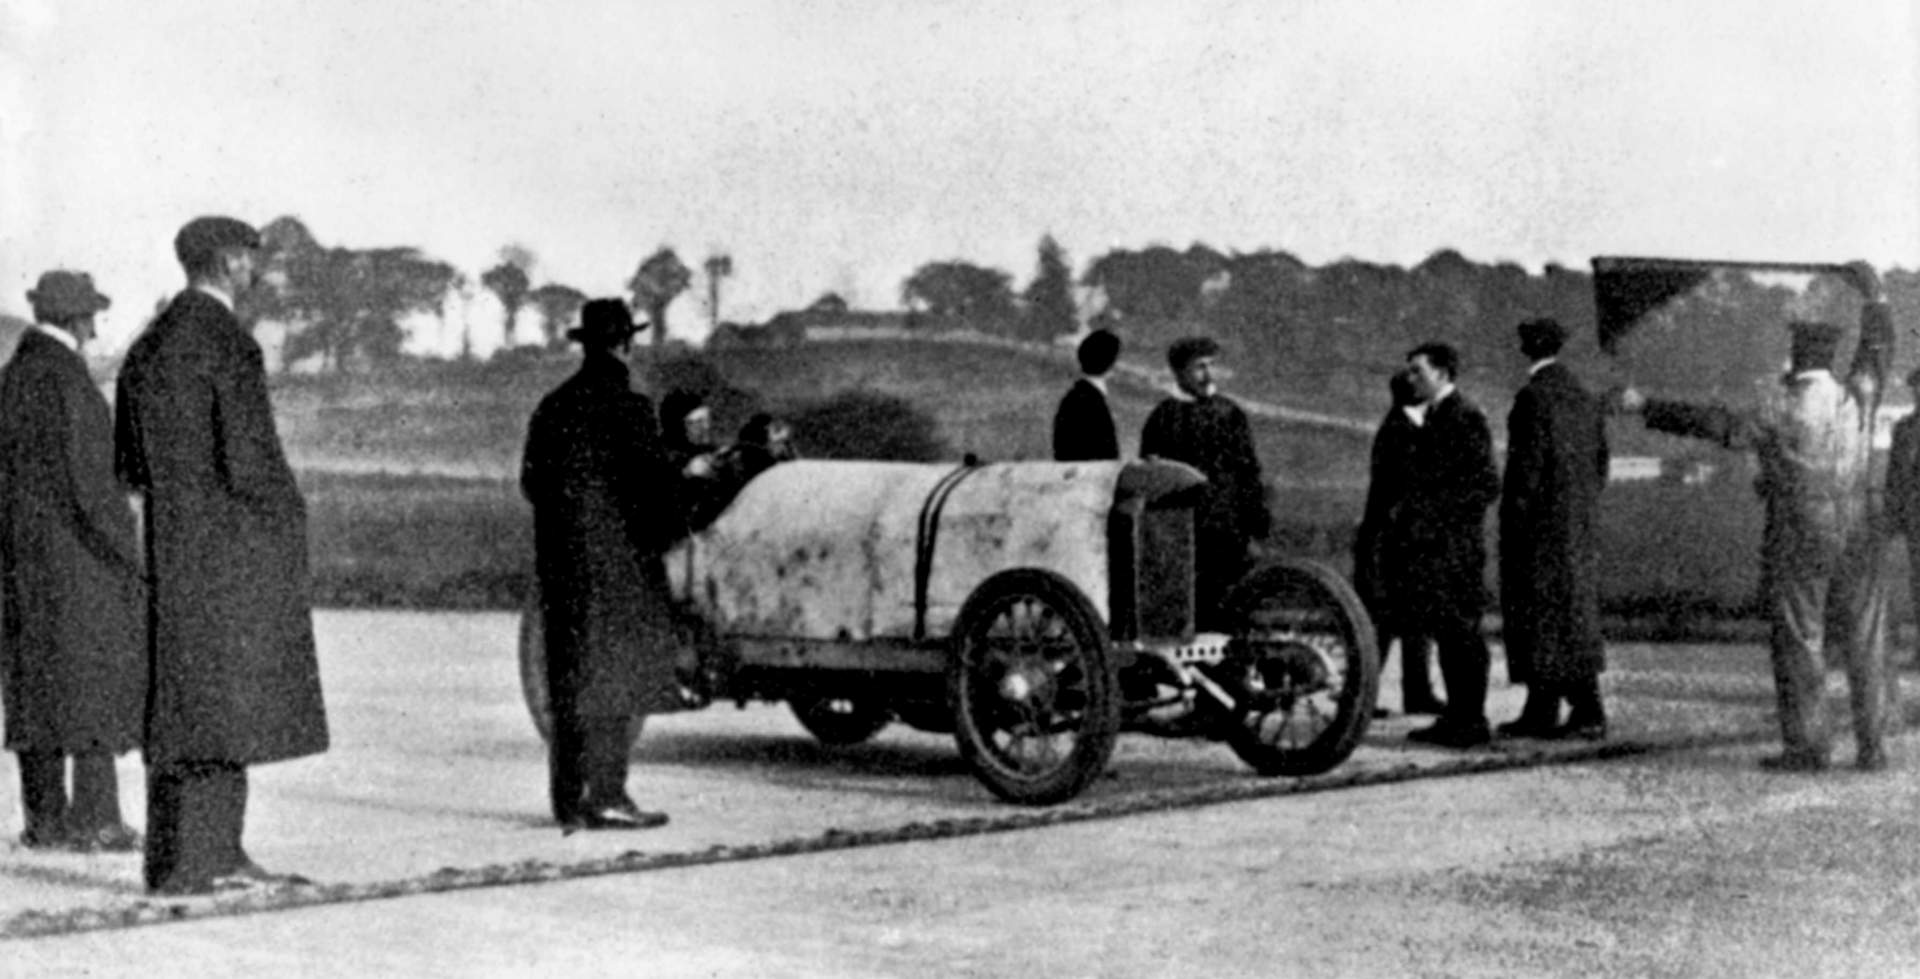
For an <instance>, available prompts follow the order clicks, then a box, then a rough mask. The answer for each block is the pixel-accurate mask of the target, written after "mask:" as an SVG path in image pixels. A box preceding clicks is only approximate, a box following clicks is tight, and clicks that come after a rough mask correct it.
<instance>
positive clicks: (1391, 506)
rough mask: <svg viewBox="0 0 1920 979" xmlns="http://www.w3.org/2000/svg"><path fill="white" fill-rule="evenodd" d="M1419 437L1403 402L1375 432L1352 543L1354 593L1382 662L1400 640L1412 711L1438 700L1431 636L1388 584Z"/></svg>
mask: <svg viewBox="0 0 1920 979" xmlns="http://www.w3.org/2000/svg"><path fill="white" fill-rule="evenodd" d="M1420 437H1421V432H1420V426H1419V424H1417V423H1416V422H1415V421H1414V420H1413V419H1412V418H1411V417H1409V416H1408V415H1407V409H1405V408H1403V407H1401V406H1399V405H1395V406H1393V407H1392V408H1389V409H1387V415H1386V417H1385V418H1383V419H1382V420H1381V422H1380V427H1379V429H1378V430H1377V431H1376V432H1375V433H1374V436H1373V449H1372V453H1371V455H1370V458H1369V465H1368V469H1367V501H1366V507H1365V509H1364V510H1363V511H1362V512H1361V517H1360V527H1359V529H1358V530H1357V531H1356V532H1355V534H1354V541H1353V587H1354V591H1356V592H1357V593H1359V595H1360V599H1361V600H1362V601H1363V602H1365V603H1366V606H1367V614H1369V615H1371V616H1372V617H1373V622H1374V627H1375V629H1376V630H1377V632H1378V634H1379V638H1380V656H1381V660H1382V661H1383V662H1384V661H1385V659H1386V656H1387V652H1388V649H1389V647H1390V646H1391V645H1392V644H1393V642H1394V640H1396V639H1397V640H1398V641H1399V644H1400V666H1401V674H1400V697H1401V706H1402V707H1403V708H1406V709H1409V710H1411V709H1413V708H1416V707H1424V706H1425V705H1428V704H1430V703H1432V702H1433V701H1434V700H1435V699H1436V698H1435V696H1434V693H1433V684H1432V681H1431V679H1430V678H1429V677H1428V675H1427V663H1428V658H1427V652H1426V645H1427V639H1426V637H1425V636H1422V635H1418V634H1416V633H1414V632H1413V631H1411V630H1412V628H1413V626H1412V623H1411V622H1410V621H1409V617H1408V616H1407V614H1406V611H1405V608H1404V606H1405V605H1406V599H1405V597H1404V596H1401V595H1399V594H1397V593H1396V592H1395V590H1394V588H1393V587H1392V586H1391V585H1390V584H1389V583H1390V581H1391V580H1392V575H1393V571H1392V570H1391V569H1390V567H1389V566H1390V565H1391V564H1393V563H1394V562H1396V561H1398V560H1399V557H1398V548H1397V546H1396V543H1395V540H1394V533H1395V531H1394V524H1395V521H1396V520H1398V519H1399V516H1400V511H1401V507H1402V505H1403V501H1404V500H1405V498H1406V495H1407V490H1408V489H1409V487H1410V486H1411V485H1412V483H1413V477H1414V470H1413V467H1414V464H1415V458H1414V453H1415V450H1416V449H1417V447H1418V445H1419V441H1420Z"/></svg>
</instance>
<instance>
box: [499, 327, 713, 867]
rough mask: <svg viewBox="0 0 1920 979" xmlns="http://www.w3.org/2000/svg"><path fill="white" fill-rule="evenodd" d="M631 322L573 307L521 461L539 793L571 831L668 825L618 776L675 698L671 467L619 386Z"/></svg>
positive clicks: (625, 387) (639, 404)
mask: <svg viewBox="0 0 1920 979" xmlns="http://www.w3.org/2000/svg"><path fill="white" fill-rule="evenodd" d="M634 330H635V326H634V322H633V314H632V312H631V311H630V310H628V309H627V304H626V303H625V302H624V301H622V300H619V299H595V300H592V301H590V302H588V303H587V304H586V305H584V306H582V307H581V309H580V326H579V327H578V328H576V329H574V330H572V331H570V332H569V333H568V334H567V336H568V338H569V339H571V340H573V341H575V342H577V343H579V344H580V348H581V351H582V357H581V361H580V369H579V371H577V372H576V373H575V374H574V375H573V376H572V377H570V378H568V379H567V380H566V381H564V382H562V383H561V385H560V386H559V387H557V388H555V389H554V390H553V391H552V392H550V393H549V394H547V396H546V397H544V398H542V399H541V400H540V404H539V406H538V407H537V408H535V409H534V412H533V418H532V420H531V421H530V422H529V423H528V425H527V443H526V450H525V451H524V452H523V453H522V456H521V459H522V462H521V470H520V488H521V491H522V492H523V493H524V494H525V495H526V498H527V501H528V502H529V503H531V504H533V546H534V571H535V577H536V579H537V580H538V586H539V589H540V619H541V628H542V630H543V634H544V637H545V640H546V641H545V646H546V651H547V664H546V665H547V693H548V699H549V703H550V704H551V707H552V710H553V726H552V732H553V733H552V740H551V742H550V743H549V745H548V792H549V797H550V801H551V803H552V807H553V817H554V819H555V820H556V821H558V822H559V824H560V826H561V827H562V829H563V830H565V831H567V832H571V831H573V830H577V829H586V830H630V829H648V828H651V827H655V826H660V825H664V824H665V823H666V821H667V816H666V814H665V813H660V812H649V811H644V810H642V809H641V808H640V807H639V806H638V805H637V804H636V803H635V802H634V801H633V799H632V797H631V796H629V795H628V794H627V784H626V783H627V751H628V749H629V748H630V747H631V746H632V743H633V738H632V725H633V722H634V719H635V718H636V717H640V716H642V715H645V714H649V713H656V712H661V711H667V710H673V709H676V708H678V707H680V706H682V702H681V699H680V693H679V691H680V686H679V683H678V681H677V678H676V673H675V662H676V659H677V646H676V644H675V642H674V634H673V621H672V606H671V596H670V595H669V593H668V590H667V577H666V567H665V565H664V564H663V563H662V561H661V556H662V555H663V554H665V553H666V551H667V549H668V548H669V547H670V546H671V545H672V543H673V541H674V539H675V538H676V537H677V536H678V528H679V527H681V526H682V525H683V521H682V519H681V517H680V515H679V512H678V503H677V500H676V493H675V486H676V482H677V479H678V474H677V473H676V472H675V470H674V468H673V466H672V465H671V464H670V463H669V462H668V461H667V458H666V455H665V453H664V451H663V449H662V446H661V441H660V428H659V420H658V418H657V416H656V415H655V414H654V408H653V402H652V401H651V400H650V399H648V398H647V397H646V396H645V395H643V394H640V393H639V392H637V391H634V390H633V388H632V386H631V384H630V381H629V375H628V369H627V363H626V361H625V359H624V358H625V356H626V355H627V354H628V353H629V352H630V351H631V349H632V346H633V334H634Z"/></svg>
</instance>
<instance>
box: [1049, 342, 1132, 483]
mask: <svg viewBox="0 0 1920 979" xmlns="http://www.w3.org/2000/svg"><path fill="white" fill-rule="evenodd" d="M1076 356H1077V357H1078V359H1079V361H1080V375H1081V376H1080V379H1079V380H1077V381H1075V382H1073V387H1070V388H1068V389H1067V393H1066V395H1065V396H1064V397H1062V398H1061V399H1060V407H1059V408H1058V409H1056V410H1055V411H1054V413H1053V458H1054V459H1055V461H1058V462H1083V461H1089V460H1097V459H1118V458H1120V435H1119V433H1118V432H1117V431H1116V430H1115V429H1114V427H1113V409H1112V408H1111V407H1109V406H1108V404H1107V372H1108V371H1111V370H1113V365H1114V362H1115V361H1117V360H1119V359H1120V336H1119V334H1116V333H1114V332H1113V331H1111V330H1094V331H1093V332H1091V333H1088V334H1087V336H1086V339H1084V340H1081V341H1080V347H1079V350H1078V351H1077V354H1076Z"/></svg>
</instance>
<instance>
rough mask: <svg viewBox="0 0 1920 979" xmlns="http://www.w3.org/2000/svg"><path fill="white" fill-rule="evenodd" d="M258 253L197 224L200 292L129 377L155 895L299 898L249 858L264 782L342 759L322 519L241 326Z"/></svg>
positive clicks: (235, 226) (175, 306)
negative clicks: (337, 744)
mask: <svg viewBox="0 0 1920 979" xmlns="http://www.w3.org/2000/svg"><path fill="white" fill-rule="evenodd" d="M259 244H260V238H259V235H258V233H257V232H255V231H254V230H253V228H251V227H249V226H248V225H246V224H245V223H243V222H240V221H237V220H234V219H232V218H196V219H195V220H193V221H191V222H188V224H187V225H186V226H185V227H183V228H182V229H181V230H180V233H179V235H177V236H176V237H175V238H174V253H175V255H176V256H177V257H178V258H179V260H180V264H181V266H182V267H183V268H184V269H185V270H186V273H187V278H188V281H189V286H188V288H187V289H186V290H185V291H183V292H181V293H180V294H179V295H178V296H175V297H174V299H173V301H172V302H171V303H170V304H169V305H168V306H167V308H166V310H165V311H163V312H162V313H161V314H160V316H159V318H157V319H155V320H154V322H153V324H152V325H151V326H149V327H148V328H147V330H146V331H145V332H144V333H143V334H142V335H141V336H140V338H139V339H138V340H136V341H135V342H134V344H133V347H132V349H131V350H129V351H128V352H127V359H126V362H125V364H124V365H123V366H122V367H121V371H120V385H119V394H118V397H117V398H116V408H117V417H116V440H117V443H118V460H117V461H118V465H119V469H120V474H121V478H122V479H123V480H124V481H125V482H126V484H127V485H128V486H130V487H131V488H133V489H134V490H136V491H138V492H140V493H142V494H144V497H145V500H144V502H145V512H146V523H147V558H148V566H149V568H150V571H151V575H152V579H151V588H152V592H151V598H150V602H151V613H150V616H149V621H150V622H151V624H152V630H153V631H152V635H151V638H150V644H151V645H150V657H151V664H152V666H151V677H152V680H151V682H152V685H153V687H152V691H151V694H150V696H149V698H148V703H147V711H146V746H145V747H146V762H147V772H148V774H147V848H146V881H147V886H148V888H150V889H151V890H153V891H154V892H156V893H161V894H201V893H208V892H211V891H215V890H225V889H238V888H249V887H260V886H267V885H277V884H287V883H300V882H301V878H298V877H294V876H292V875H280V874H270V873H268V872H266V871H264V870H262V869H261V868H260V867H259V866H258V865H257V864H255V863H254V862H253V861H252V860H251V859H250V858H249V857H248V856H247V854H246V851H245V850H244V849H243V848H242V847H241V843H240V837H241V831H242V830H243V828H244V825H245V817H246V801H247V767H248V766H250V765H260V764H265V763H268V762H275V761H284V760H287V759H291V758H300V757H304V756H307V755H313V754H318V753H320V752H322V751H325V750H326V748H327V722H326V710H325V707H324V705H323V704H322V702H321V694H320V670H319V664H318V661H317V658H316V656H315V654H314V640H313V618H312V609H311V607H310V605H309V601H310V599H309V595H308V574H307V526H306V502H305V500H303V499H302V498H301V496H300V489H299V487H298V486H297V485H295V483H294V478H293V471H292V470H291V469H290V468H289V467H288V466H287V459H286V455H285V453H284V451H283V450H282V448H281V445H280V436H279V433H278V432H277V431H276V430H275V428H274V421H273V408H272V405H271V404H270V403H269V402H268V400H267V384H266V371H265V367H264V364H263V362H262V359H261V353H260V345H259V344H258V343H256V342H255V341H254V339H253V337H251V336H250V335H248V333H247V331H246V330H245V329H244V328H243V327H242V326H241V324H240V321H239V319H238V318H236V317H235V316H234V313H233V303H234V300H235V299H236V298H237V297H238V296H239V295H241V294H242V293H243V292H244V291H245V290H246V289H248V288H250V287H251V286H252V285H253V284H254V280H255V263H256V261H257V257H256V254H255V252H256V249H257V248H258V247H259Z"/></svg>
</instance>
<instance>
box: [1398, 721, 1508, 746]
mask: <svg viewBox="0 0 1920 979" xmlns="http://www.w3.org/2000/svg"><path fill="white" fill-rule="evenodd" d="M1407 740H1408V741H1416V742H1419V743H1421V744H1431V745H1437V746H1439V747H1442V748H1478V747H1480V746H1481V745H1484V744H1488V743H1490V742H1492V741H1493V732H1492V731H1490V730H1488V729H1487V722H1485V721H1481V722H1479V723H1478V724H1454V723H1449V722H1447V721H1444V720H1443V721H1436V722H1435V723H1434V724H1432V725H1431V726H1428V727H1423V728H1419V729H1418V730H1415V731H1410V732H1408V734H1407Z"/></svg>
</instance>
